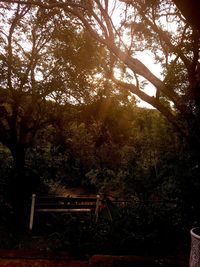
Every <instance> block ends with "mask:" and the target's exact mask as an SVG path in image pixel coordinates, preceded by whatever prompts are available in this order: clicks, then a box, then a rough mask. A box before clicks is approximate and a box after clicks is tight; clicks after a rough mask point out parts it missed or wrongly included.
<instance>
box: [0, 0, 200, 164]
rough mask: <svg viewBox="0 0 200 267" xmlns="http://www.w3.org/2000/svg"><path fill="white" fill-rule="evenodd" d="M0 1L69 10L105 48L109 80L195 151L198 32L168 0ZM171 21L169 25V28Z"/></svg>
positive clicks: (199, 127)
mask: <svg viewBox="0 0 200 267" xmlns="http://www.w3.org/2000/svg"><path fill="white" fill-rule="evenodd" d="M1 2H18V3H19V2H20V3H23V4H27V3H29V4H33V5H38V6H40V7H41V8H46V9H50V10H51V9H54V8H55V9H56V8H59V9H62V10H64V12H65V14H66V16H69V14H71V16H74V18H78V19H79V20H80V22H81V23H82V25H83V26H84V27H85V28H86V29H87V30H88V31H89V32H90V34H91V35H92V36H93V37H94V38H95V39H96V40H97V41H99V42H100V43H101V44H103V45H105V46H106V47H107V49H108V50H109V51H110V67H109V68H108V69H107V77H108V76H109V75H110V76H109V79H111V80H112V81H113V82H114V83H115V84H116V85H117V86H118V87H120V88H121V89H122V90H129V91H130V92H132V93H133V94H136V95H137V96H139V97H140V98H141V99H142V100H144V101H146V102H147V103H149V104H151V105H152V106H153V107H155V108H156V109H158V110H159V111H160V112H161V113H162V114H163V115H164V116H165V117H166V118H167V119H168V120H169V121H170V122H171V123H172V124H173V126H174V127H175V129H176V130H178V131H179V132H180V133H181V134H182V135H183V136H184V137H185V138H186V139H187V141H188V143H189V145H190V146H191V148H192V150H193V151H195V153H196V154H197V155H198V154H199V151H200V150H199V147H200V142H199V138H198V137H199V133H200V123H199V120H200V93H199V92H200V90H199V74H198V73H197V70H198V66H199V65H198V40H199V33H198V31H197V30H195V29H194V28H191V27H190V26H189V25H188V24H187V21H185V20H184V19H183V17H182V15H181V13H180V12H179V11H178V10H177V9H176V7H175V6H174V5H173V3H172V2H171V1H169V0H166V1H165V0H163V1H136V0H133V1H128V0H126V1H125V0H124V1H114V2H110V1H107V0H105V1H99V0H94V1H86V2H84V3H83V2H81V1H70V2H69V1H68V3H67V4H66V3H64V2H63V1H53V2H52V1H51V2H38V1H1ZM112 3H113V5H112ZM119 6H120V9H119V10H117V7H119ZM114 14H116V15H117V16H118V21H116V19H115V17H114ZM119 18H120V20H119ZM172 26H173V28H174V29H173V30H170V29H171V27H172ZM125 36H126V37H125ZM124 38H125V39H124ZM142 51H149V53H151V57H152V58H153V59H154V60H155V62H156V63H159V64H160V66H161V68H162V75H161V76H160V75H155V74H154V73H153V72H152V70H151V69H150V67H148V66H147V65H146V62H145V63H144V62H142V60H139V59H138V57H137V55H138V53H139V52H142ZM119 62H121V63H120V64H121V66H122V65H123V70H124V75H123V77H121V79H116V78H115V77H114V76H113V71H112V70H113V69H116V68H118V66H119ZM141 77H142V78H141ZM183 77H184V79H183ZM123 78H125V79H123ZM174 78H175V83H174V81H173V80H174ZM141 79H142V82H147V83H150V84H152V85H153V86H154V87H155V88H156V91H157V93H156V96H149V95H148V94H146V93H145V92H144V91H143V90H142V86H143V85H144V84H143V83H142V82H141ZM198 158H200V157H199V155H198V156H197V159H198Z"/></svg>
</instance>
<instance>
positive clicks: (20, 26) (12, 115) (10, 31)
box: [0, 4, 102, 210]
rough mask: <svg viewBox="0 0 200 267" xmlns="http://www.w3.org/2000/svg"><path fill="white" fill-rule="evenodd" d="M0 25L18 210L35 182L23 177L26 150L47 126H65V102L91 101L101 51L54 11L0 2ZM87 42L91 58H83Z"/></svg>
mask: <svg viewBox="0 0 200 267" xmlns="http://www.w3.org/2000/svg"><path fill="white" fill-rule="evenodd" d="M0 23H1V31H0V65H1V71H0V78H1V79H0V141H1V142H2V143H3V144H4V145H5V146H6V147H7V148H9V150H10V151H11V153H12V156H13V159H14V166H15V174H16V175H15V177H13V181H12V184H11V187H10V189H12V192H10V195H11V198H12V201H13V202H14V204H16V205H17V206H18V208H19V210H20V209H21V202H22V201H24V198H26V197H29V196H30V193H31V191H32V190H34V183H35V181H30V179H28V177H26V175H25V163H26V150H27V148H30V147H31V146H32V145H33V142H34V139H35V136H36V134H37V132H38V131H39V130H41V129H43V128H45V127H47V125H56V127H57V128H59V127H60V128H61V129H62V127H63V126H62V117H64V115H63V113H64V112H63V109H62V107H63V106H64V105H65V104H66V103H68V104H69V103H70V102H72V101H73V102H75V103H78V102H80V103H81V102H83V101H86V100H87V101H89V99H90V98H91V92H90V91H89V88H91V87H92V86H93V87H94V89H95V86H94V79H93V76H94V74H95V73H96V71H97V70H98V71H99V69H100V64H101V61H102V54H101V51H102V49H99V50H97V49H96V48H97V44H96V43H95V42H91V41H90V40H89V39H88V38H86V37H87V33H86V32H85V31H83V30H82V29H81V28H80V25H79V24H80V23H77V21H75V22H74V23H71V22H70V24H69V19H66V18H65V16H63V14H61V13H60V12H56V11H55V10H44V9H42V8H40V7H31V6H28V7H27V6H23V5H20V4H16V5H15V4H14V5H10V4H1V5H0ZM58 25H60V28H59V31H57V28H58ZM66 36H67V37H68V38H65V37H66ZM69 41H70V44H71V45H70V46H69V43H68V42H69ZM88 46H89V47H90V57H89V58H87V57H85V58H83V57H82V56H83V55H84V53H85V50H87V49H88ZM61 49H62V51H63V53H62V54H61V53H60V50H61ZM96 51H98V53H97V52H96ZM77 57H82V61H77ZM94 62H95V63H94ZM99 62H100V63H99ZM98 64H99V65H98ZM83 65H86V66H87V68H85V69H83V68H82V66H83ZM89 85H91V86H89ZM20 198H22V199H21V200H20ZM16 199H18V200H19V202H17V201H16Z"/></svg>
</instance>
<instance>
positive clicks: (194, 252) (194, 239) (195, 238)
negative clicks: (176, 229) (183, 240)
mask: <svg viewBox="0 0 200 267" xmlns="http://www.w3.org/2000/svg"><path fill="white" fill-rule="evenodd" d="M190 235H191V251H190V267H200V227H196V228H193V229H191V231H190Z"/></svg>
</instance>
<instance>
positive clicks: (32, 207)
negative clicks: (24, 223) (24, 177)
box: [29, 194, 36, 231]
mask: <svg viewBox="0 0 200 267" xmlns="http://www.w3.org/2000/svg"><path fill="white" fill-rule="evenodd" d="M35 198H36V194H32V198H31V212H30V222H29V230H30V231H31V230H32V229H33V219H34V212H35Z"/></svg>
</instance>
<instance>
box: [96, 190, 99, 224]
mask: <svg viewBox="0 0 200 267" xmlns="http://www.w3.org/2000/svg"><path fill="white" fill-rule="evenodd" d="M99 206H100V195H97V202H96V209H95V222H97V221H98V217H99Z"/></svg>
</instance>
